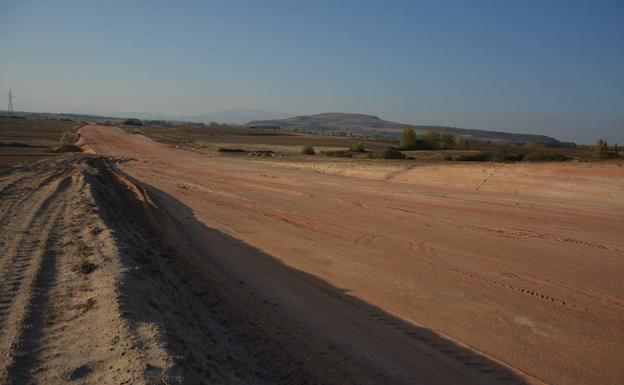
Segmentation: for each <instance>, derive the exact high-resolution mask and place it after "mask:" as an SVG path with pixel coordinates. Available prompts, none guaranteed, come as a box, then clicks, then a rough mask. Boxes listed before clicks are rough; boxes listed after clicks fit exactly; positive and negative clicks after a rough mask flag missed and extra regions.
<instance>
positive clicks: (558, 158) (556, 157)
mask: <svg viewBox="0 0 624 385" xmlns="http://www.w3.org/2000/svg"><path fill="white" fill-rule="evenodd" d="M568 159H570V158H568V157H567V156H565V155H561V154H548V153H544V152H540V153H537V154H532V155H529V156H527V157H526V160H528V161H530V162H563V161H566V160H568Z"/></svg>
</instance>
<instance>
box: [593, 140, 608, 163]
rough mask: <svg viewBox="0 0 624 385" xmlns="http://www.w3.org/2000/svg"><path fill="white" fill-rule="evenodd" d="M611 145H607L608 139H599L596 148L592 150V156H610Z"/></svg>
mask: <svg viewBox="0 0 624 385" xmlns="http://www.w3.org/2000/svg"><path fill="white" fill-rule="evenodd" d="M608 151H609V146H608V145H607V141H606V140H603V139H598V142H596V145H595V146H594V149H593V150H592V157H593V158H594V159H606V158H608V156H609V153H608Z"/></svg>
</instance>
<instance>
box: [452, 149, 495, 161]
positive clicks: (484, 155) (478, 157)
mask: <svg viewBox="0 0 624 385" xmlns="http://www.w3.org/2000/svg"><path fill="white" fill-rule="evenodd" d="M455 160H457V161H460V162H489V161H491V160H492V154H491V153H489V152H487V151H481V152H480V153H478V154H469V155H459V156H458V157H457V158H455Z"/></svg>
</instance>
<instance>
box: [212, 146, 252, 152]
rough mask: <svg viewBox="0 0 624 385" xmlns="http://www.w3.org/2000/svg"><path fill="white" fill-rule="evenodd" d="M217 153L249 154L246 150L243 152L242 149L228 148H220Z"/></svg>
mask: <svg viewBox="0 0 624 385" xmlns="http://www.w3.org/2000/svg"><path fill="white" fill-rule="evenodd" d="M217 151H219V152H247V151H246V150H243V149H242V148H226V147H219V149H218V150H217Z"/></svg>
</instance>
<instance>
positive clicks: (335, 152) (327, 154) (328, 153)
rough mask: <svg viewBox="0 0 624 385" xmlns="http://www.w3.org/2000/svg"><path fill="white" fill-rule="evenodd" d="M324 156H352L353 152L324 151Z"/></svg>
mask: <svg viewBox="0 0 624 385" xmlns="http://www.w3.org/2000/svg"><path fill="white" fill-rule="evenodd" d="M325 156H331V157H334V158H352V157H353V154H351V153H350V152H349V151H345V150H336V151H325Z"/></svg>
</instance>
